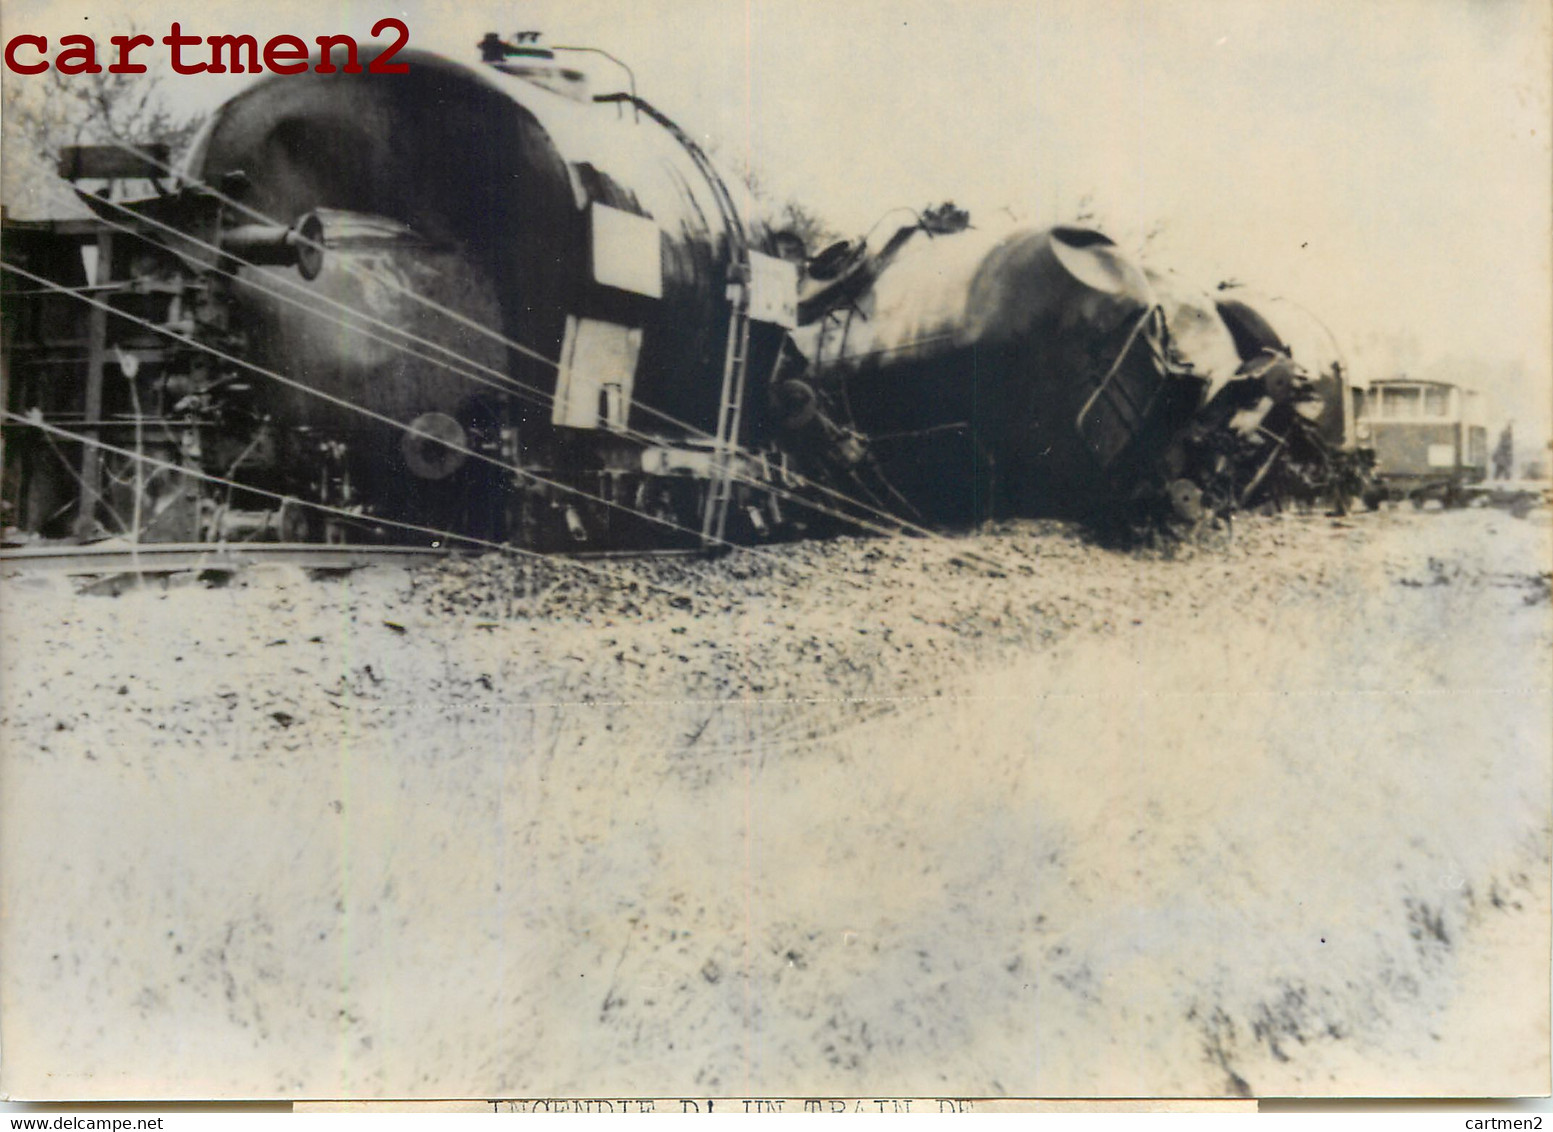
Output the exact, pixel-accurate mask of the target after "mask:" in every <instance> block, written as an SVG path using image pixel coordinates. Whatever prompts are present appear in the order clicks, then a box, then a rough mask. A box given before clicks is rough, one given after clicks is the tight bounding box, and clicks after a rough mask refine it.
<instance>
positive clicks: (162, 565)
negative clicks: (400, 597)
mask: <svg viewBox="0 0 1553 1132" xmlns="http://www.w3.org/2000/svg"><path fill="white" fill-rule="evenodd" d="M456 553H459V552H458V551H457V550H454V549H451V548H446V547H426V546H320V545H315V544H311V543H288V542H268V543H265V542H254V543H181V542H180V543H140V544H126V543H122V542H114V543H112V544H111V545H96V546H26V547H11V548H7V549H4V550H0V573H4V574H16V573H32V572H51V573H62V574H78V575H88V574H90V575H96V574H177V573H183V572H186V571H200V572H205V571H217V572H221V573H232V572H235V571H238V570H241V569H244V568H245V567H250V566H260V565H284V566H299V567H302V568H303V569H308V570H355V569H360V568H361V567H364V566H413V565H420V564H423V563H428V562H435V561H437V560H439V559H442V558H447V557H449V556H450V555H453V554H456Z"/></svg>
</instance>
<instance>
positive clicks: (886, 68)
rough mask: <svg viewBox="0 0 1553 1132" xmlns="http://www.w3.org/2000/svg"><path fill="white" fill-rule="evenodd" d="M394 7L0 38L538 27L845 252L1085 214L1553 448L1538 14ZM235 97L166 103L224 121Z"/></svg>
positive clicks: (103, 13)
mask: <svg viewBox="0 0 1553 1132" xmlns="http://www.w3.org/2000/svg"><path fill="white" fill-rule="evenodd" d="M403 3H404V0H397V4H396V5H395V6H394V7H390V6H389V5H388V4H387V3H384V4H370V5H369V4H363V3H359V2H354V0H346V2H344V3H337V4H331V3H328V2H327V0H309V2H306V3H299V2H295V0H283V2H280V3H265V4H263V5H262V8H261V5H259V4H254V3H247V4H242V5H237V4H225V3H220V2H217V3H208V4H205V5H202V6H194V5H174V4H167V3H161V2H160V0H158V2H157V3H155V4H148V3H139V4H125V3H122V2H116V0H91V2H90V3H77V2H76V0H68V2H66V0H3V8H0V31H3V33H4V35H5V36H7V37H9V36H11V35H15V34H17V33H19V32H23V31H27V32H36V33H38V34H44V35H49V36H51V38H57V36H58V35H60V34H68V33H69V32H70V31H74V30H77V29H80V30H85V31H87V32H88V34H94V35H96V36H98V37H99V38H100V39H101V40H103V41H104V42H105V41H106V37H107V36H109V35H113V34H116V33H121V32H123V31H124V30H125V29H126V28H127V27H128V25H129V23H130V22H131V21H133V22H135V23H136V24H138V25H139V27H140V28H142V29H143V30H149V31H152V32H153V33H154V34H157V35H163V34H166V27H167V24H168V23H169V22H170V20H171V19H172V18H179V19H180V20H181V22H182V23H183V25H184V31H185V32H186V33H192V34H215V33H240V32H248V33H252V34H255V35H259V36H261V37H267V36H269V35H274V34H277V33H280V32H289V33H294V34H300V35H304V36H312V35H316V34H320V33H323V32H347V33H352V34H356V35H357V36H358V37H360V38H363V39H365V38H366V37H367V31H368V29H369V28H370V27H371V25H372V24H373V22H375V21H376V20H377V19H378V18H380V17H382V16H386V15H394V16H398V17H400V18H402V19H404V20H406V22H407V23H408V24H409V27H410V32H411V44H412V46H415V47H422V48H428V49H432V50H438V51H442V52H444V53H447V54H450V55H454V56H457V57H464V58H469V59H471V60H473V59H474V58H475V57H476V53H475V51H474V44H475V42H476V41H477V40H478V39H479V37H480V35H481V34H482V33H484V32H485V31H487V30H497V31H500V32H502V33H503V34H506V33H510V32H512V31H516V30H520V29H524V30H528V29H534V30H541V31H543V32H544V33H545V35H546V38H547V39H548V40H549V41H551V42H555V43H584V44H593V45H596V46H599V47H603V48H606V49H608V50H609V51H611V52H613V53H614V54H616V55H618V56H621V57H622V58H624V59H626V60H627V61H628V62H630V63H631V64H632V66H633V67H634V68H635V71H636V76H637V83H638V88H639V90H640V92H641V93H642V94H643V96H644V97H646V98H648V99H649V100H651V101H653V102H655V103H656V104H658V105H659V106H660V107H661V108H662V109H663V110H665V111H666V112H667V113H669V114H670V115H671V116H673V117H674V118H676V119H677V120H678V121H679V122H680V123H681V124H682V125H684V126H685V127H686V128H687V129H689V130H690V131H691V132H692V133H695V134H696V135H698V136H700V137H703V138H712V139H716V141H717V142H718V148H719V151H720V153H721V155H722V157H723V159H724V160H725V161H731V160H737V159H739V158H740V157H742V156H744V155H745V154H747V155H748V158H749V160H750V161H751V162H752V163H753V165H754V166H755V167H756V168H757V169H758V170H759V171H760V172H761V174H762V175H763V177H764V179H765V181H766V182H767V183H768V184H770V185H771V186H772V187H773V188H774V189H775V190H777V191H778V192H779V193H781V194H783V195H792V196H795V197H798V198H799V199H801V200H803V201H804V202H805V203H807V204H809V205H810V206H811V207H813V208H815V209H816V210H818V211H819V212H820V213H821V214H822V215H823V216H825V217H826V218H827V219H828V220H830V222H831V223H832V224H833V225H834V226H835V227H837V228H839V229H840V230H842V231H861V230H863V229H865V228H867V227H868V226H869V225H870V224H872V223H873V221H874V220H875V219H876V218H877V217H878V216H879V215H880V214H881V213H883V212H884V211H885V210H886V209H888V208H890V207H892V206H896V205H903V204H904V205H914V206H921V205H924V204H927V203H930V202H936V201H940V200H943V199H946V198H952V199H954V200H955V201H956V202H957V203H959V204H961V205H963V206H967V207H969V208H970V209H971V212H972V217H973V220H974V218H975V217H976V216H977V215H982V216H988V217H990V216H991V214H993V213H995V212H1000V211H1002V210H1004V209H1008V210H1010V211H1011V212H1012V213H1014V214H1015V215H1016V216H1018V217H1019V218H1020V219H1023V220H1029V221H1031V222H1032V223H1039V222H1049V221H1056V220H1060V219H1065V218H1069V217H1071V216H1072V215H1074V214H1075V212H1076V211H1077V209H1078V208H1079V205H1080V202H1081V200H1083V198H1085V197H1086V196H1087V197H1089V198H1091V200H1092V207H1093V211H1094V212H1095V213H1096V215H1097V216H1098V217H1099V218H1100V223H1101V226H1102V227H1104V228H1106V230H1108V231H1109V232H1110V233H1111V234H1112V235H1113V236H1115V237H1116V238H1117V239H1118V240H1119V241H1120V242H1122V243H1123V244H1124V245H1127V246H1130V247H1133V248H1138V247H1139V246H1140V243H1141V239H1142V236H1143V234H1144V233H1145V232H1148V231H1150V230H1151V229H1154V228H1156V227H1158V226H1160V225H1161V224H1162V225H1163V228H1162V230H1161V231H1160V233H1159V234H1158V235H1157V236H1156V237H1155V238H1154V239H1153V240H1152V241H1151V242H1150V243H1149V244H1148V248H1147V255H1148V258H1149V260H1150V261H1151V262H1153V263H1157V264H1159V265H1160V266H1168V267H1174V268H1176V269H1178V270H1180V271H1181V272H1183V273H1185V274H1186V275H1188V276H1189V277H1191V278H1194V279H1197V280H1199V281H1200V282H1202V283H1203V284H1205V285H1212V284H1213V283H1215V282H1217V281H1218V280H1220V279H1223V278H1225V277H1230V276H1233V277H1235V278H1238V279H1242V280H1245V281H1247V282H1252V283H1255V284H1256V285H1258V286H1259V287H1261V288H1262V289H1264V290H1267V291H1272V292H1276V293H1281V294H1285V295H1288V296H1290V297H1292V298H1296V299H1298V300H1299V301H1301V302H1303V303H1304V304H1306V305H1307V306H1309V307H1310V308H1311V309H1313V310H1315V311H1316V312H1318V313H1319V314H1320V315H1321V316H1322V317H1323V319H1325V320H1326V321H1327V322H1329V323H1332V324H1333V325H1334V327H1335V328H1336V329H1338V330H1339V332H1340V334H1341V335H1342V336H1343V337H1345V338H1346V339H1347V340H1348V342H1349V343H1350V349H1351V351H1352V353H1353V354H1354V358H1355V363H1356V364H1357V365H1359V366H1360V367H1362V368H1363V369H1368V370H1371V371H1372V372H1371V374H1370V375H1371V376H1380V375H1381V372H1382V371H1385V370H1389V369H1392V368H1395V367H1397V366H1407V367H1408V368H1410V369H1412V370H1413V371H1415V372H1418V371H1428V370H1430V369H1434V370H1439V369H1441V368H1445V369H1447V370H1451V371H1452V372H1453V373H1454V375H1455V376H1458V377H1460V378H1463V379H1466V380H1474V379H1477V380H1480V381H1481V383H1483V384H1485V385H1487V386H1488V387H1489V391H1490V392H1491V393H1493V394H1497V395H1498V398H1497V399H1498V401H1499V403H1500V405H1501V406H1502V411H1503V412H1506V413H1511V412H1513V413H1514V414H1515V415H1516V416H1517V417H1518V418H1519V423H1518V432H1517V439H1518V440H1520V439H1521V438H1522V437H1525V438H1526V439H1530V436H1529V435H1528V434H1529V433H1537V434H1540V436H1542V437H1545V436H1546V435H1547V434H1548V423H1547V422H1548V416H1549V403H1550V401H1553V372H1550V371H1553V290H1550V276H1553V268H1550V262H1553V257H1550V243H1553V231H1550V218H1553V149H1550V145H1549V135H1550V131H1553V111H1550V106H1553V97H1550V84H1553V77H1550V76H1553V63H1550V57H1553V30H1550V29H1553V15H1550V12H1553V8H1550V5H1549V3H1548V0H1150V2H1146V0H1044V2H1036V0H958V2H956V0H850V2H826V0H672V2H670V0H660V2H658V3H651V2H648V0H619V2H616V0H525V2H523V3H518V4H512V5H492V6H491V7H490V8H489V9H485V8H480V7H478V6H475V5H469V4H464V3H457V4H454V3H439V2H435V0H430V2H424V3H416V4H412V5H411V6H409V7H408V8H406V7H404V6H403ZM487 12H490V13H497V14H496V15H488V14H486V13H487ZM163 52H164V49H163V48H162V47H161V46H160V45H158V46H157V49H156V51H155V52H152V51H151V50H149V49H143V50H142V52H141V53H140V58H141V59H142V60H143V61H145V62H148V63H155V62H157V61H158V60H160V59H163V58H165V56H164V55H163ZM598 75H599V83H598V84H597V85H600V86H605V87H607V85H608V84H609V83H610V81H611V80H610V76H609V72H608V71H607V70H602V69H601V70H600V71H599V72H598ZM17 81H19V80H18V79H17V78H16V77H15V76H8V77H7V87H8V88H9V87H11V84H14V83H16V82H17ZM245 81H247V80H245V79H237V78H234V77H231V76H228V77H226V78H225V79H220V80H215V79H199V78H179V77H176V76H172V75H170V74H169V75H168V78H167V79H166V81H165V84H164V86H165V88H166V89H167V91H168V93H169V94H175V95H179V96H180V97H181V99H182V98H186V99H187V100H188V101H189V102H190V103H191V104H199V105H210V104H213V103H215V102H216V101H219V100H220V99H221V98H223V97H226V96H227V95H228V94H230V93H231V92H232V91H233V90H234V89H235V87H236V86H238V85H241V84H242V83H243V82H245ZM1517 372H1519V374H1520V376H1519V377H1518V378H1516V377H1514V375H1515V374H1516V373H1517Z"/></svg>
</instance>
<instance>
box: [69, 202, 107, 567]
mask: <svg viewBox="0 0 1553 1132" xmlns="http://www.w3.org/2000/svg"><path fill="white" fill-rule="evenodd" d="M112 277H113V234H112V233H111V232H107V231H103V232H100V233H98V236H97V278H95V279H89V280H87V282H88V283H97V284H103V283H107V282H108V281H109V280H110V279H111V278H112ZM103 301H106V298H104V300H103ZM90 311H91V313H90V314H89V315H88V316H87V323H86V342H87V352H86V405H85V416H86V420H85V422H84V424H83V425H82V428H81V435H82V437H83V438H84V439H85V443H83V444H82V446H81V503H80V506H79V507H78V508H77V510H76V523H75V533H76V537H77V538H83V539H84V538H92V537H94V536H95V535H96V534H97V503H98V500H99V499H101V498H102V451H101V449H99V448H98V447H97V446H96V444H94V443H92V442H93V441H95V440H96V439H97V436H98V432H97V422H98V421H100V420H101V419H102V387H103V369H104V368H105V367H106V366H107V363H108V312H107V311H105V310H103V309H102V307H95V306H94V307H91V308H90Z"/></svg>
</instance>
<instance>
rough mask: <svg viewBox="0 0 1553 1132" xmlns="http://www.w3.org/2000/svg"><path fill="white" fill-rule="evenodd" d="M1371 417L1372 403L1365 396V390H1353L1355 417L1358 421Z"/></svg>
mask: <svg viewBox="0 0 1553 1132" xmlns="http://www.w3.org/2000/svg"><path fill="white" fill-rule="evenodd" d="M1369 415H1370V402H1369V399H1368V398H1367V397H1365V395H1364V390H1362V389H1355V390H1353V417H1354V420H1356V421H1362V420H1365V419H1367V418H1368V417H1369Z"/></svg>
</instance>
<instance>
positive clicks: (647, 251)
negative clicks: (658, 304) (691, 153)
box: [590, 201, 663, 299]
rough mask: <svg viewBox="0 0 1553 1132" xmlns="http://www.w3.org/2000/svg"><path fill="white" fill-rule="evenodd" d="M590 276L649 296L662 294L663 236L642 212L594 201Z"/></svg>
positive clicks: (660, 295)
mask: <svg viewBox="0 0 1553 1132" xmlns="http://www.w3.org/2000/svg"><path fill="white" fill-rule="evenodd" d="M590 212H591V215H592V218H593V278H594V279H595V280H596V281H598V282H599V283H602V284H604V286H606V287H618V288H620V289H621V290H622V291H630V292H631V293H632V294H635V295H646V296H647V297H648V298H650V299H661V298H663V239H662V237H661V235H660V234H659V231H658V225H657V224H655V223H654V222H653V221H652V220H650V219H648V218H647V217H645V216H636V215H634V214H633V213H629V212H623V211H621V210H620V209H618V208H610V207H609V205H607V204H599V203H598V202H597V201H595V202H594V204H593V207H592V209H591V210H590Z"/></svg>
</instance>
